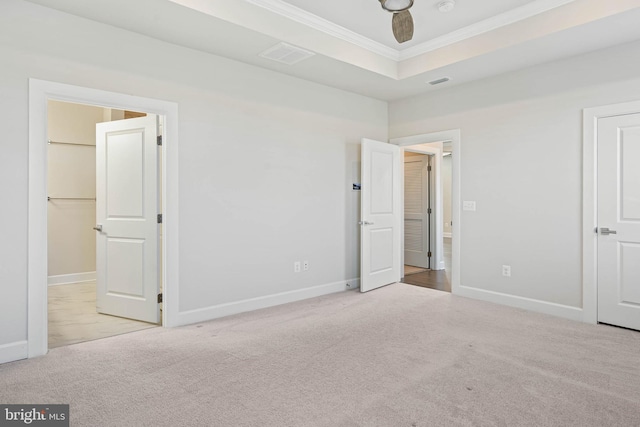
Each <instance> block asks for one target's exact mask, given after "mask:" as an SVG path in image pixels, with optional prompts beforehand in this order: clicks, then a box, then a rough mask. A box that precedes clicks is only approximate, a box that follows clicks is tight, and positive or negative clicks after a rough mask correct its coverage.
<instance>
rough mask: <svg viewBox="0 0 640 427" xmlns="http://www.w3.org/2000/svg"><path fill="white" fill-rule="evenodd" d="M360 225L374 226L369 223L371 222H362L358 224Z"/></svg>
mask: <svg viewBox="0 0 640 427" xmlns="http://www.w3.org/2000/svg"><path fill="white" fill-rule="evenodd" d="M358 224H360V225H373V222H369V221H360V222H358Z"/></svg>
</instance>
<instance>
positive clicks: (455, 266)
mask: <svg viewBox="0 0 640 427" xmlns="http://www.w3.org/2000/svg"><path fill="white" fill-rule="evenodd" d="M445 141H451V204H452V206H451V215H452V221H453V227H452V234H453V237H452V239H451V293H452V294H457V293H459V292H460V290H461V283H460V267H461V263H460V252H461V245H460V243H461V238H460V237H461V236H460V233H461V230H462V224H461V218H462V215H461V213H460V207H461V203H460V176H461V173H460V172H461V170H460V158H461V145H462V137H461V132H460V129H451V130H445V131H440V132H432V133H426V134H421V135H413V136H407V137H401V138H392V139H391V140H390V141H389V142H390V143H391V144H395V145H398V146H400V147H401V148H402V151H404V148H408V147H409V146H412V145H421V144H430V143H434V142H445ZM412 151H413V150H412ZM436 163H437V168H436V171H435V174H434V175H435V176H437V177H438V184H437V185H440V184H439V183H441V182H442V180H441V178H440V174H441V173H442V168H441V164H442V151H441V150H440V156H439V157H437V158H436ZM403 166H404V164H403ZM402 174H403V177H404V170H403V171H402ZM402 181H403V191H402V192H401V195H402V196H404V178H403V179H402ZM441 207H442V206H440V208H441ZM401 212H402V217H403V218H404V203H402V206H401ZM439 219H440V220H438V219H436V221H439V222H440V224H438V223H436V227H439V228H437V229H436V239H438V238H439V239H440V241H442V238H443V224H442V221H441V220H442V216H440V217H439ZM438 229H439V230H440V234H439V236H440V237H438V231H437V230H438ZM400 235H401V236H402V239H403V240H402V245H401V247H400V251H401V257H402V258H401V259H402V262H403V263H404V222H403V223H402V228H401V234H400Z"/></svg>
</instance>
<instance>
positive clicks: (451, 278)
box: [391, 130, 461, 293]
mask: <svg viewBox="0 0 640 427" xmlns="http://www.w3.org/2000/svg"><path fill="white" fill-rule="evenodd" d="M391 143H392V144H395V145H398V146H400V147H401V148H402V149H403V151H404V152H405V153H406V152H413V153H420V154H423V155H428V156H430V159H431V167H432V169H431V183H430V184H428V188H429V189H430V190H431V194H430V195H429V200H430V202H431V210H432V218H431V221H430V230H428V231H429V240H428V242H429V243H430V244H431V255H432V257H431V263H430V265H429V268H428V269H426V270H424V271H422V270H418V271H415V270H413V271H412V269H407V270H405V271H406V272H405V274H404V277H403V278H402V282H403V283H408V284H412V285H416V286H422V287H428V288H432V289H437V290H442V291H446V292H452V293H456V292H457V291H458V289H459V287H460V212H459V210H460V201H459V194H460V188H459V185H460V184H459V183H460V180H459V174H460V160H459V159H460V157H459V155H460V144H461V138H460V131H459V130H450V131H443V132H434V133H431V134H424V135H415V136H410V137H403V138H395V139H392V140H391ZM409 156H415V154H409ZM403 175H404V171H403ZM404 196H405V197H406V196H407V187H406V186H405V187H404ZM403 208H404V213H403V215H405V220H406V219H407V217H406V211H407V201H406V200H403ZM401 235H402V236H403V238H404V239H403V243H402V245H401V246H402V260H403V261H402V265H410V264H411V262H409V263H408V262H407V256H406V253H405V250H406V246H407V240H408V236H407V226H406V221H405V224H403V231H402V233H401Z"/></svg>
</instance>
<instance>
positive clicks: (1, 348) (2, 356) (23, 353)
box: [0, 341, 29, 363]
mask: <svg viewBox="0 0 640 427" xmlns="http://www.w3.org/2000/svg"><path fill="white" fill-rule="evenodd" d="M28 350H29V347H28V343H27V341H16V342H12V343H9V344H3V345H0V363H7V362H14V361H16V360H20V359H26V358H27V357H28V355H29V351H28Z"/></svg>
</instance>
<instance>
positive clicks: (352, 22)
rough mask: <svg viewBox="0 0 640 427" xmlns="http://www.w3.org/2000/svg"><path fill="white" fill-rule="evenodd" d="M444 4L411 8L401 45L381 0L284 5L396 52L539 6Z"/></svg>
mask: <svg viewBox="0 0 640 427" xmlns="http://www.w3.org/2000/svg"><path fill="white" fill-rule="evenodd" d="M441 1H442V0H415V2H414V5H413V7H412V8H411V14H412V15H413V20H414V23H415V31H414V35H413V40H411V41H409V42H406V43H402V44H399V43H398V42H396V40H395V39H394V38H393V34H392V32H391V14H390V13H389V12H386V11H385V10H383V9H382V7H380V2H379V1H378V0H349V1H344V0H323V1H318V0H285V1H282V2H281V3H287V4H289V5H291V6H294V7H297V8H299V9H300V10H301V11H304V12H306V13H309V14H313V15H315V16H317V17H319V18H322V19H325V20H327V21H329V22H332V23H334V24H336V25H338V26H341V27H343V28H345V29H347V30H349V31H353V32H354V33H356V34H359V35H361V36H363V37H366V38H369V39H371V40H373V41H375V42H377V43H381V44H383V45H385V46H387V47H389V48H392V49H397V50H405V49H407V48H410V47H413V46H416V45H419V44H421V43H425V42H428V41H430V40H433V39H436V38H438V37H442V36H444V35H446V34H449V33H452V32H454V31H458V30H461V29H463V28H465V27H468V26H470V25H473V24H477V23H478V22H481V21H484V20H487V19H490V18H493V17H495V16H497V15H503V14H505V13H507V12H512V13H513V12H515V10H516V9H519V8H521V7H522V6H526V5H528V4H530V3H536V1H535V0H457V1H455V8H454V9H453V10H452V11H450V12H447V13H442V12H440V11H439V10H438V4H439V3H440V2H441ZM258 3H260V2H258ZM262 3H263V4H265V5H269V4H271V5H275V4H277V3H278V2H277V1H276V2H274V1H272V0H271V1H269V0H267V1H264V2H262Z"/></svg>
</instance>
